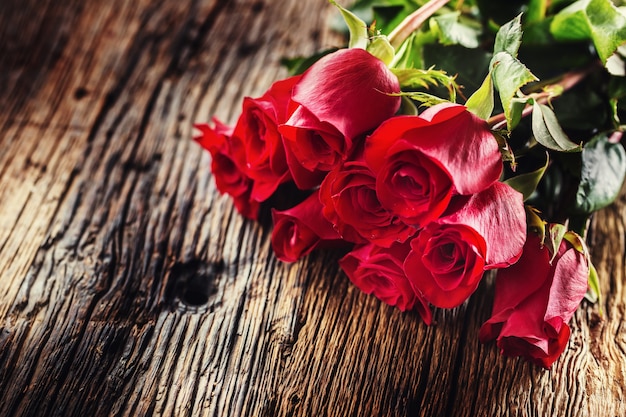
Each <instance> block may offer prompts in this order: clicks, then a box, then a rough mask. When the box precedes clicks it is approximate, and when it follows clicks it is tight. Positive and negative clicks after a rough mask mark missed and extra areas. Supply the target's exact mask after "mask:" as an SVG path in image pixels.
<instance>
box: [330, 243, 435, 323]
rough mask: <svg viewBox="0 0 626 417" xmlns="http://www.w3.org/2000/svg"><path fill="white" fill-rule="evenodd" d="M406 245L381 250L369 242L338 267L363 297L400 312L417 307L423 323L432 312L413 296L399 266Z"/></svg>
mask: <svg viewBox="0 0 626 417" xmlns="http://www.w3.org/2000/svg"><path fill="white" fill-rule="evenodd" d="M409 250H410V247H409V245H408V244H398V245H394V246H392V247H390V248H382V247H380V246H376V245H373V244H371V243H368V244H365V245H361V246H357V247H356V248H355V249H354V250H353V251H352V252H350V253H348V254H347V255H346V256H344V257H343V258H341V260H340V261H339V265H340V266H341V268H342V269H343V270H344V272H345V273H346V275H347V276H348V278H350V281H352V283H354V285H356V286H357V287H358V288H359V289H360V290H361V291H363V292H364V293H366V294H373V295H374V296H375V297H376V298H378V299H379V300H381V301H382V302H384V303H386V304H389V305H390V306H395V307H397V308H399V309H400V310H401V311H407V310H412V309H413V308H416V309H417V311H418V313H419V314H420V316H421V317H422V320H424V322H425V323H426V324H430V323H431V321H432V312H431V310H430V308H429V307H428V303H427V302H426V300H424V299H423V298H422V296H421V295H420V294H419V293H416V292H415V291H414V290H413V288H412V286H411V284H410V283H409V281H408V280H407V278H406V275H405V274H404V270H403V268H402V263H403V262H404V258H405V257H406V255H407V254H408V252H409Z"/></svg>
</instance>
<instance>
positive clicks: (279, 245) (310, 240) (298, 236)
mask: <svg viewBox="0 0 626 417" xmlns="http://www.w3.org/2000/svg"><path fill="white" fill-rule="evenodd" d="M272 219H273V221H274V229H273V231H272V248H273V249H274V252H275V254H276V257H277V258H278V259H280V260H281V261H283V262H295V261H297V260H298V259H300V258H301V257H302V256H305V255H306V254H308V253H310V252H311V251H312V250H313V249H315V248H317V247H318V246H320V245H321V244H324V243H327V244H329V243H330V242H333V243H339V242H342V240H341V238H340V236H339V234H337V232H336V231H335V229H334V228H333V226H332V224H331V223H330V222H329V221H328V220H326V218H325V217H324V216H323V215H322V204H321V203H320V200H319V196H318V194H317V192H315V193H313V194H311V195H310V196H309V197H307V198H306V199H305V200H304V201H303V202H302V203H300V204H298V205H296V206H295V207H292V208H290V209H288V210H284V211H278V210H272Z"/></svg>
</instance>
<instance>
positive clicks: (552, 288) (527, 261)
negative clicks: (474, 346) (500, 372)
mask: <svg viewBox="0 0 626 417" xmlns="http://www.w3.org/2000/svg"><path fill="white" fill-rule="evenodd" d="M588 276H589V264H588V263H587V260H586V258H585V256H584V255H583V254H582V253H580V252H578V251H577V250H576V249H574V248H573V247H572V245H571V244H570V243H569V242H567V241H566V240H563V241H562V242H561V245H560V247H559V249H558V252H557V254H556V257H555V258H554V259H553V260H552V263H550V252H549V250H548V248H547V247H545V246H542V245H541V242H540V239H539V237H538V236H536V235H534V234H531V235H529V236H528V239H527V241H526V245H525V246H524V253H523V254H522V257H521V259H520V261H519V262H518V263H516V264H515V265H513V266H511V267H509V268H505V269H501V270H499V271H498V275H497V276H496V285H495V298H494V304H493V312H492V316H491V318H490V319H489V320H487V322H485V323H484V324H483V326H482V327H481V329H480V333H479V338H480V341H481V342H483V343H485V342H487V341H489V340H492V339H495V338H497V345H498V347H499V348H500V350H501V352H502V354H503V355H506V356H522V357H524V358H526V359H528V360H530V361H532V362H533V363H535V364H537V365H539V366H542V367H544V368H546V369H547V368H550V367H551V365H552V363H553V362H554V361H555V360H556V359H557V358H558V357H559V355H560V354H561V353H562V352H563V351H564V350H565V347H566V345H567V341H568V339H569V334H570V329H569V327H568V325H567V322H568V321H569V320H570V319H571V317H572V315H573V314H574V312H575V311H576V309H577V308H578V305H579V304H580V302H581V300H582V299H583V297H584V296H585V293H586V291H587V279H588Z"/></svg>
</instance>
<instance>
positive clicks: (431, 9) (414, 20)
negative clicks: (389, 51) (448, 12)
mask: <svg viewBox="0 0 626 417" xmlns="http://www.w3.org/2000/svg"><path fill="white" fill-rule="evenodd" d="M449 1H450V0H430V1H429V2H428V3H426V4H425V5H423V6H422V7H420V8H419V9H417V10H416V11H414V12H413V13H411V14H410V15H408V16H407V17H406V18H405V19H404V20H403V21H402V22H401V23H400V24H399V25H398V26H396V28H395V29H394V30H393V31H392V32H391V33H390V34H389V42H390V43H391V46H393V47H394V48H396V49H397V48H398V47H399V46H400V45H401V44H402V42H404V40H405V39H406V38H408V37H409V35H411V33H413V32H415V31H416V30H417V29H419V27H420V26H422V23H424V22H425V21H426V20H427V19H428V18H429V17H430V16H432V15H433V14H434V13H435V12H436V11H437V10H439V9H441V8H442V7H443V6H444V5H445V4H446V3H448V2H449Z"/></svg>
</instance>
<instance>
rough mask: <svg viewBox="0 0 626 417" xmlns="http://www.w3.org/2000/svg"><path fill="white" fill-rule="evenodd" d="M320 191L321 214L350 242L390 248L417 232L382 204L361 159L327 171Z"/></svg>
mask: <svg viewBox="0 0 626 417" xmlns="http://www.w3.org/2000/svg"><path fill="white" fill-rule="evenodd" d="M319 193H320V200H321V202H322V205H323V206H324V209H323V213H324V216H325V217H326V218H327V219H328V220H329V221H330V222H331V223H332V224H333V225H334V226H335V229H336V230H337V231H338V232H339V234H340V235H341V236H342V237H343V238H344V239H346V240H348V241H350V242H354V243H365V242H372V243H375V244H376V245H378V246H384V247H390V246H391V245H392V244H394V243H396V242H404V241H406V240H407V239H408V238H409V237H410V236H412V235H413V234H415V232H416V229H415V228H413V227H409V226H407V225H406V224H404V223H403V222H402V221H400V219H398V218H397V217H396V216H393V215H392V214H391V213H390V212H389V211H387V210H386V209H385V208H383V207H382V206H381V204H380V202H379V201H378V197H377V196H376V178H375V176H374V173H373V172H372V171H371V170H370V169H369V168H368V167H367V165H366V164H365V162H364V161H362V160H355V161H349V162H346V163H345V164H344V165H341V166H340V167H337V168H335V169H333V170H332V171H331V172H329V173H328V175H326V178H324V181H323V182H322V185H321V186H320V191H319Z"/></svg>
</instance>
